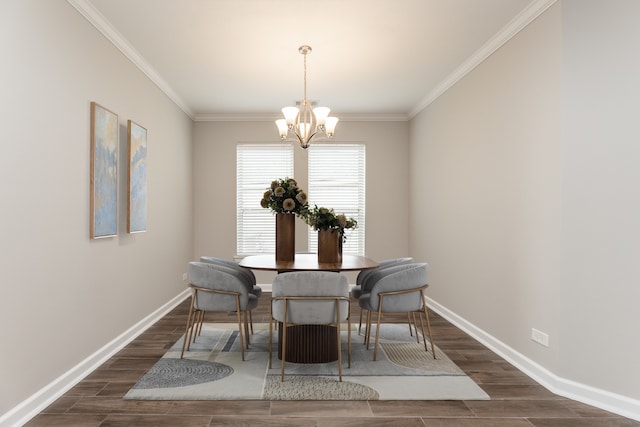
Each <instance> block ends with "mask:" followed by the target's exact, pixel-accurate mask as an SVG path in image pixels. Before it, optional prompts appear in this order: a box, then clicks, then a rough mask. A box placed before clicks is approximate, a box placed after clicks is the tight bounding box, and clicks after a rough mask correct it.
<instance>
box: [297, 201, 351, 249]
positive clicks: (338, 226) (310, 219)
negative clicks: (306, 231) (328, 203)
mask: <svg viewBox="0 0 640 427" xmlns="http://www.w3.org/2000/svg"><path fill="white" fill-rule="evenodd" d="M304 219H305V222H306V223H307V224H308V225H309V226H311V227H313V229H314V230H329V229H333V230H338V231H339V232H340V236H341V237H342V240H343V241H344V240H346V237H345V235H344V230H346V229H349V228H356V227H357V226H358V222H357V221H356V220H355V219H353V218H347V217H346V216H345V215H344V214H338V215H336V213H335V211H334V210H333V209H330V208H323V207H320V208H319V207H318V206H317V205H316V206H315V207H314V208H313V209H308V210H307V213H306V216H305V217H304Z"/></svg>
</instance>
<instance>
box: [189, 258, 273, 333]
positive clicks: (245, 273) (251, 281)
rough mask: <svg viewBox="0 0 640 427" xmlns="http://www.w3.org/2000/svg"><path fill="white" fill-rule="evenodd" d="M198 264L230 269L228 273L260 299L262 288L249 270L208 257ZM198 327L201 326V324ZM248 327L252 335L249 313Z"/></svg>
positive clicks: (220, 259) (228, 261)
mask: <svg viewBox="0 0 640 427" xmlns="http://www.w3.org/2000/svg"><path fill="white" fill-rule="evenodd" d="M200 262H206V263H209V264H215V265H218V266H221V267H223V268H227V269H230V270H231V271H230V273H232V274H236V275H237V276H238V277H239V278H240V279H241V280H242V281H243V282H244V284H245V285H246V286H247V289H248V290H249V292H251V293H252V294H253V295H255V296H256V297H258V298H260V296H261V295H262V288H261V287H260V286H256V276H255V274H253V271H251V269H249V268H245V267H242V266H241V265H240V264H238V263H237V262H235V261H230V260H226V259H223V258H215V257H210V256H202V257H200ZM200 326H202V324H201V325H200ZM249 326H250V327H251V334H253V318H252V316H251V312H249Z"/></svg>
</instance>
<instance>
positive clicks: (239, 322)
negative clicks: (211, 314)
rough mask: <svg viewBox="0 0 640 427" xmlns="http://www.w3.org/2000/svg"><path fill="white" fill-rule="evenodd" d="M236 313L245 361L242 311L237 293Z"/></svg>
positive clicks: (241, 349) (241, 350)
mask: <svg viewBox="0 0 640 427" xmlns="http://www.w3.org/2000/svg"><path fill="white" fill-rule="evenodd" d="M236 313H237V316H238V335H239V336H240V353H241V354H242V361H243V362H244V340H243V339H242V313H241V312H240V296H239V295H236Z"/></svg>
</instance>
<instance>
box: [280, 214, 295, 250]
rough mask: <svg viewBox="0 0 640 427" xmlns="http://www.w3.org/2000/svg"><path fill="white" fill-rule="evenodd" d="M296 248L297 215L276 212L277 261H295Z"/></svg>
mask: <svg viewBox="0 0 640 427" xmlns="http://www.w3.org/2000/svg"><path fill="white" fill-rule="evenodd" d="M295 248H296V216H295V214H291V213H277V214H276V261H293V259H294V257H295Z"/></svg>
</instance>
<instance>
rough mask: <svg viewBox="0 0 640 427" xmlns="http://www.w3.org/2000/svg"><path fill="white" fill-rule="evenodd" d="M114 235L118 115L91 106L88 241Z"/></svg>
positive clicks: (92, 104)
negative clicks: (89, 222)
mask: <svg viewBox="0 0 640 427" xmlns="http://www.w3.org/2000/svg"><path fill="white" fill-rule="evenodd" d="M117 233H118V115H117V114H115V113H113V112H111V111H109V110H107V109H106V108H104V107H102V106H100V105H99V104H97V103H95V102H92V103H91V225H90V235H91V238H92V239H95V238H98V237H107V236H115V235H116V234H117Z"/></svg>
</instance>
